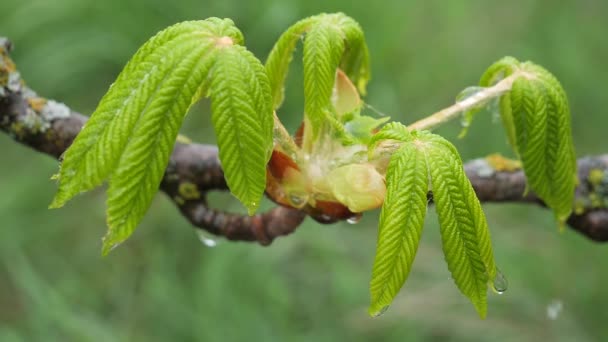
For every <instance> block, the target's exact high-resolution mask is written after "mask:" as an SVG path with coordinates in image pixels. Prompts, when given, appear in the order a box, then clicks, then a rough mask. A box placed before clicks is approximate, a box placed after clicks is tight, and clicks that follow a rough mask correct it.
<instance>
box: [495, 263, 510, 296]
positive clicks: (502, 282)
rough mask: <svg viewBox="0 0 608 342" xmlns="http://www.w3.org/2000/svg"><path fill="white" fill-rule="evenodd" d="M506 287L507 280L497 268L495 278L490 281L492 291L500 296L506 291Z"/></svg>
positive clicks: (507, 284)
mask: <svg viewBox="0 0 608 342" xmlns="http://www.w3.org/2000/svg"><path fill="white" fill-rule="evenodd" d="M508 286H509V282H508V281H507V278H505V275H504V274H502V272H500V270H499V269H498V268H496V276H495V277H494V280H493V281H492V290H494V292H496V293H497V294H499V295H500V294H503V293H505V291H507V287H508Z"/></svg>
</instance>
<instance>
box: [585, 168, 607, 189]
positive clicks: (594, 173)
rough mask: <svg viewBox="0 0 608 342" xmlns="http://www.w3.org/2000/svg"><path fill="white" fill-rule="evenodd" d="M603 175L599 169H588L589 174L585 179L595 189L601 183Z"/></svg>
mask: <svg viewBox="0 0 608 342" xmlns="http://www.w3.org/2000/svg"><path fill="white" fill-rule="evenodd" d="M604 176H605V175H604V171H602V170H600V169H591V170H590V171H589V175H588V176H587V179H588V180H589V183H591V185H592V186H593V188H594V189H595V188H597V187H598V186H600V185H601V184H602V181H603V180H604Z"/></svg>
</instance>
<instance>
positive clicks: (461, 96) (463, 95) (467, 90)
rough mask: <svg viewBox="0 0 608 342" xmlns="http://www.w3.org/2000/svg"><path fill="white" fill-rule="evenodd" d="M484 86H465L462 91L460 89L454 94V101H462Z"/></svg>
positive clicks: (475, 93)
mask: <svg viewBox="0 0 608 342" xmlns="http://www.w3.org/2000/svg"><path fill="white" fill-rule="evenodd" d="M485 89H486V88H484V87H475V86H474V87H466V88H465V89H464V90H463V91H461V92H460V93H459V94H458V95H456V102H463V101H465V100H466V99H468V98H469V97H471V96H475V95H477V93H479V92H480V91H482V90H485Z"/></svg>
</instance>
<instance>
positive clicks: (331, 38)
mask: <svg viewBox="0 0 608 342" xmlns="http://www.w3.org/2000/svg"><path fill="white" fill-rule="evenodd" d="M343 52H344V40H343V38H342V36H341V32H340V30H339V28H338V27H336V26H335V25H334V24H332V23H329V22H325V21H322V22H319V23H317V24H316V25H315V26H313V27H312V28H311V29H310V31H309V32H308V33H307V34H306V39H305V40H304V112H305V114H306V118H307V119H308V120H309V122H310V125H309V127H310V128H311V133H312V137H313V138H314V137H316V136H317V133H318V131H319V129H320V127H321V126H322V125H323V123H324V121H325V120H326V117H327V116H329V115H330V111H331V107H332V103H331V96H332V90H333V87H334V83H335V81H336V70H337V69H338V66H339V65H340V58H341V57H342V53H343ZM304 140H305V141H306V138H304Z"/></svg>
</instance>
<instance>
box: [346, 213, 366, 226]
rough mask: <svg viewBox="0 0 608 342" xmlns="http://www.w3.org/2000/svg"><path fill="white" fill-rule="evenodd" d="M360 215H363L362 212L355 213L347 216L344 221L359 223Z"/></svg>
mask: <svg viewBox="0 0 608 342" xmlns="http://www.w3.org/2000/svg"><path fill="white" fill-rule="evenodd" d="M362 217H363V214H355V215H354V216H351V217H349V218H347V219H346V222H348V223H350V224H357V223H359V221H361V218H362Z"/></svg>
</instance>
